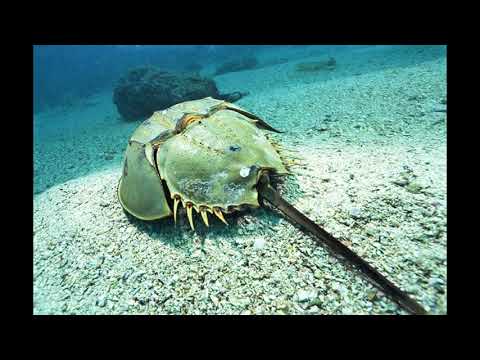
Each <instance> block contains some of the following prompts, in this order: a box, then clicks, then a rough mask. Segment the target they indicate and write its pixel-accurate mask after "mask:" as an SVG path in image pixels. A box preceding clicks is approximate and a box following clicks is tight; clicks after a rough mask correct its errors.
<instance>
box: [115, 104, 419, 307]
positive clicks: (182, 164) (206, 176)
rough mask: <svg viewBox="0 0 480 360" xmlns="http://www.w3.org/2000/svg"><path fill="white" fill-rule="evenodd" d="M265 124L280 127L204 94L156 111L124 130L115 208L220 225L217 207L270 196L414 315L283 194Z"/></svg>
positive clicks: (275, 148)
mask: <svg viewBox="0 0 480 360" xmlns="http://www.w3.org/2000/svg"><path fill="white" fill-rule="evenodd" d="M265 131H273V132H280V131H278V130H276V129H274V128H272V127H271V126H270V125H268V124H267V123H266V122H265V121H263V120H262V119H260V118H259V117H258V116H256V115H254V114H252V113H250V112H249V111H247V110H244V109H242V108H240V107H238V106H236V105H234V104H231V103H228V102H226V101H222V100H216V99H213V98H211V97H208V98H204V99H201V100H194V101H187V102H183V103H180V104H176V105H174V106H172V107H170V108H168V109H166V110H163V111H156V112H155V113H154V114H153V115H152V116H151V117H150V118H149V119H147V120H146V121H144V122H143V123H142V124H141V125H140V126H139V127H138V128H137V129H136V130H135V132H134V133H133V135H132V136H131V138H130V140H129V142H128V146H127V150H126V154H125V159H124V165H123V172H122V176H121V178H120V181H119V184H118V190H117V193H118V199H119V201H120V204H121V205H122V207H123V208H124V209H125V210H126V211H127V212H128V213H130V214H131V215H133V216H135V217H136V218H139V219H141V220H157V219H161V218H165V217H170V216H173V218H174V221H175V223H176V221H177V211H178V205H179V204H182V205H183V207H185V209H186V213H187V217H188V221H189V224H190V226H191V228H192V230H194V229H195V226H194V221H193V210H195V211H196V212H197V213H199V214H200V215H201V218H202V220H203V221H204V223H205V225H206V226H209V220H208V214H209V213H210V214H213V215H215V216H216V217H217V218H218V219H219V220H221V221H222V222H224V223H225V224H227V225H228V223H227V220H226V219H225V216H224V214H229V213H232V212H234V211H239V210H243V209H245V208H248V207H253V208H258V207H259V206H260V204H261V202H259V199H263V200H266V201H268V202H269V203H271V204H272V205H273V206H274V207H276V208H277V209H278V210H280V211H281V212H282V213H283V214H284V215H285V216H286V218H287V219H288V220H289V221H291V222H292V223H293V224H294V225H297V226H300V227H301V228H302V229H304V230H306V231H307V232H309V233H310V234H312V235H313V236H314V239H315V240H316V241H317V242H319V243H321V244H323V245H326V246H327V248H328V249H329V250H331V251H333V252H334V254H336V255H340V256H341V257H342V258H343V259H344V260H346V261H347V262H348V263H350V264H352V265H355V266H356V268H357V269H358V270H360V272H361V273H362V274H363V275H364V276H366V277H367V278H368V279H369V280H370V281H371V282H372V283H373V285H375V286H376V287H378V288H379V289H380V290H381V291H383V292H384V293H385V294H386V295H387V296H389V297H390V298H391V299H392V300H394V301H395V302H396V303H398V304H399V305H400V306H402V307H403V308H405V309H406V310H407V311H409V312H411V313H415V314H425V313H426V311H425V310H424V309H423V308H422V306H421V305H420V304H418V303H417V302H416V301H415V300H413V299H411V298H410V297H409V296H408V295H407V294H406V293H404V292H403V291H402V290H400V289H399V288H398V287H396V286H395V285H394V284H393V283H391V282H390V281H389V280H388V279H386V278H385V277H384V276H383V275H381V274H380V273H379V272H378V271H377V270H376V269H375V268H373V267H372V266H371V265H370V264H368V263H367V262H366V261H365V260H363V259H362V258H360V257H359V256H358V255H357V254H355V253H354V252H353V251H351V250H350V249H349V248H348V247H347V246H345V245H344V244H343V243H341V242H340V241H339V240H337V239H335V238H334V237H333V236H332V235H330V234H329V233H327V232H326V231H325V230H323V229H322V228H320V227H319V226H318V225H317V224H315V223H314V222H312V221H311V220H310V219H308V218H307V217H306V216H305V215H303V214H302V213H301V212H299V211H298V210H297V209H295V208H294V207H293V206H292V205H290V204H289V203H288V202H287V201H285V200H284V199H283V198H282V197H281V195H280V194H279V192H277V190H275V183H276V181H275V180H278V179H279V178H281V177H283V176H285V175H288V174H289V173H290V169H289V166H290V165H291V164H292V163H291V160H289V159H288V158H287V156H285V155H283V152H282V150H281V148H280V145H279V144H276V143H275V142H273V141H271V140H270V139H269V137H268V135H267V134H266V133H265Z"/></svg>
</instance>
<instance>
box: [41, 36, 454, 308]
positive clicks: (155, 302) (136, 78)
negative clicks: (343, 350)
mask: <svg viewBox="0 0 480 360" xmlns="http://www.w3.org/2000/svg"><path fill="white" fill-rule="evenodd" d="M33 70H34V79H33V80H34V81H33V109H34V114H33V120H34V121H33V130H34V184H33V187H34V188H33V193H34V194H33V200H34V239H33V240H34V284H33V288H34V308H33V312H34V314H279V315H280V314H312V315H313V314H405V312H404V311H403V310H402V309H400V308H399V307H398V306H397V305H396V304H395V303H393V302H391V301H390V300H389V299H388V298H386V297H385V296H384V295H383V294H382V293H381V292H379V291H377V290H376V289H375V288H374V287H373V286H372V285H370V283H369V282H368V281H366V280H365V279H363V278H362V277H361V276H359V275H358V274H357V273H356V272H354V271H351V270H350V269H349V268H348V267H346V266H345V265H344V264H343V263H342V262H341V261H339V260H337V259H336V258H334V257H333V256H331V255H330V254H329V253H328V252H327V251H326V250H325V249H323V248H322V247H319V246H317V245H316V244H315V243H314V241H313V240H312V239H311V238H310V237H309V236H308V235H305V234H304V233H302V232H301V231H300V230H299V229H297V228H295V227H293V226H292V225H291V224H290V223H288V222H287V221H286V220H284V219H283V218H282V217H281V216H280V215H278V214H277V213H275V212H273V211H271V210H269V209H264V208H260V209H258V210H251V211H247V212H246V213H240V214H235V215H231V216H229V218H227V220H228V222H229V223H230V226H228V227H227V226H225V225H224V224H222V223H221V222H214V221H212V223H211V224H210V227H209V228H208V229H207V228H206V227H204V226H198V229H197V231H195V232H192V231H191V230H190V227H189V225H188V221H187V220H186V217H185V216H180V218H179V222H178V223H177V226H174V223H173V219H164V220H160V221H155V222H143V221H140V220H136V219H133V218H132V217H129V216H127V215H126V214H125V213H124V211H123V209H122V207H121V206H120V204H119V203H118V200H117V194H116V188H117V184H118V180H119V178H120V175H121V173H122V161H123V157H124V152H125V149H126V145H127V142H128V139H129V138H130V136H131V135H132V133H133V131H134V130H135V129H136V128H137V127H138V126H139V125H140V124H141V122H142V121H143V120H145V119H146V118H148V117H149V116H150V115H151V113H152V112H153V111H156V110H163V109H165V108H167V107H169V106H171V105H173V104H175V103H178V102H181V101H187V100H193V99H197V98H203V97H206V96H213V97H217V98H222V97H223V98H225V99H228V100H229V101H232V102H234V103H235V104H236V105H238V106H241V107H242V108H244V109H247V110H248V111H250V112H252V113H254V114H256V115H258V116H259V117H261V118H262V119H264V120H265V121H267V122H268V123H269V124H270V125H272V126H273V127H274V128H276V129H279V130H282V131H284V133H282V134H277V135H275V139H276V140H277V141H278V142H280V143H282V144H285V146H287V147H289V148H291V149H293V150H295V151H296V152H297V154H298V155H297V156H299V157H300V158H301V165H299V166H297V167H295V168H293V172H294V174H295V175H294V176H293V177H291V178H289V179H288V180H287V182H286V184H285V189H284V193H283V196H284V197H285V198H286V199H287V200H288V201H290V202H291V203H292V204H293V205H294V206H295V207H296V208H298V209H299V210H301V211H302V212H303V213H305V214H306V215H307V216H308V217H310V218H311V219H313V220H314V221H315V222H317V223H318V224H320V225H321V226H322V227H323V228H325V229H326V230H327V231H328V232H330V233H332V235H334V236H335V237H337V238H339V239H341V240H342V242H344V243H345V244H346V245H347V246H348V247H350V248H351V249H352V250H354V251H355V252H357V253H358V254H359V255H360V256H362V257H363V258H365V259H366V260H367V261H368V262H370V263H371V264H372V265H374V266H375V267H376V268H377V269H378V270H379V271H380V272H381V273H383V274H384V275H386V277H387V278H389V279H390V280H392V281H393V282H394V283H395V284H397V285H398V286H399V287H400V288H402V289H403V290H405V291H406V292H407V293H408V294H409V295H411V296H412V297H414V298H415V299H416V300H417V301H418V302H420V303H421V304H422V305H423V306H424V307H425V308H426V309H427V310H428V311H429V312H431V313H433V314H446V312H447V305H446V291H447V289H446V273H447V264H446V263H447V254H446V223H447V220H446V101H447V100H446V94H447V87H446V46H439V45H435V46H433V45H432V46H430V45H429V46H427V45H425V46H420V45H415V46H413V45H412V46H399V45H395V46H387V45H376V46H372V45H351V46H346V45H341V46H340V45H339V46H333V45H328V46H327V45H308V46H307V45H268V46H267V45H262V46H259V45H177V46H174V45H145V46H139V45H95V46H93V45H92V46H90V45H51V46H50V45H39V46H34V48H33ZM197 222H198V223H199V224H200V222H199V221H197Z"/></svg>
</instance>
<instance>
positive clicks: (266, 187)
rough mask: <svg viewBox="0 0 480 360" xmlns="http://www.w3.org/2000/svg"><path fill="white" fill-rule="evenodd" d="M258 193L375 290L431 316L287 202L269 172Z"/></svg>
mask: <svg viewBox="0 0 480 360" xmlns="http://www.w3.org/2000/svg"><path fill="white" fill-rule="evenodd" d="M258 192H259V194H260V195H261V196H262V197H263V198H264V199H266V200H267V201H269V202H270V203H271V204H272V205H273V206H275V207H276V208H277V209H278V210H280V211H281V212H282V213H283V214H284V215H285V216H286V218H287V219H288V220H289V221H290V222H292V223H293V224H294V225H299V226H301V227H302V228H303V229H306V230H307V231H308V232H310V233H311V234H312V235H313V236H314V237H315V240H316V241H317V242H318V243H320V244H322V245H326V246H327V247H328V248H329V250H331V251H332V252H333V253H335V254H338V255H341V257H342V258H343V259H345V260H346V261H347V262H348V263H349V264H351V265H354V266H355V267H356V268H357V269H358V270H360V272H361V273H362V274H363V275H365V276H367V278H368V279H369V281H370V282H371V283H372V284H373V285H374V286H375V287H377V288H378V289H380V290H381V291H382V292H383V293H385V294H386V295H387V296H388V297H389V298H390V299H391V300H393V301H394V302H396V303H397V304H398V305H400V306H401V307H402V308H404V309H405V310H407V311H408V312H409V313H411V314H416V315H426V314H427V311H426V310H425V309H424V308H423V307H422V306H421V305H420V304H419V303H417V302H416V301H415V300H414V299H412V298H411V297H409V296H408V295H407V294H406V293H405V292H404V291H402V290H401V289H400V288H398V287H397V286H396V285H395V284H393V283H392V282H391V281H390V280H388V279H387V278H386V277H385V276H383V275H382V274H380V272H378V270H376V269H375V268H374V267H373V266H371V265H370V264H369V263H368V262H366V261H365V260H364V259H362V258H361V257H360V256H358V255H357V254H356V253H354V252H353V251H352V250H350V249H349V248H348V247H347V246H345V245H344V244H342V243H341V242H340V241H339V240H337V239H336V238H335V237H333V236H332V235H330V234H329V233H328V232H326V231H325V230H324V229H322V228H321V227H320V226H318V225H317V224H315V223H314V222H313V221H311V220H310V219H309V218H307V217H306V216H305V215H303V214H302V213H301V212H300V211H298V210H297V209H295V208H294V207H293V206H292V205H290V204H289V203H288V202H287V201H285V200H284V199H283V198H282V197H281V196H280V194H279V193H278V192H277V191H276V190H275V189H274V188H273V187H272V186H271V185H270V179H269V176H268V174H267V173H263V174H262V175H261V176H260V179H259V182H258Z"/></svg>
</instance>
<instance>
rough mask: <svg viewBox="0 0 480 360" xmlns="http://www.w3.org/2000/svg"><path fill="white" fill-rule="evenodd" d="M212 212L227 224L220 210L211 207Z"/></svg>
mask: <svg viewBox="0 0 480 360" xmlns="http://www.w3.org/2000/svg"><path fill="white" fill-rule="evenodd" d="M213 213H214V214H215V215H216V216H217V217H218V218H219V219H220V220H221V221H222V222H223V223H224V224H225V225H228V223H227V221H226V220H225V218H224V217H223V214H222V211H221V210H220V209H219V208H213Z"/></svg>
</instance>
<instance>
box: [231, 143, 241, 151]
mask: <svg viewBox="0 0 480 360" xmlns="http://www.w3.org/2000/svg"><path fill="white" fill-rule="evenodd" d="M228 150H229V151H231V152H235V151H240V150H241V147H240V146H238V145H230V146H229V147H228Z"/></svg>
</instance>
